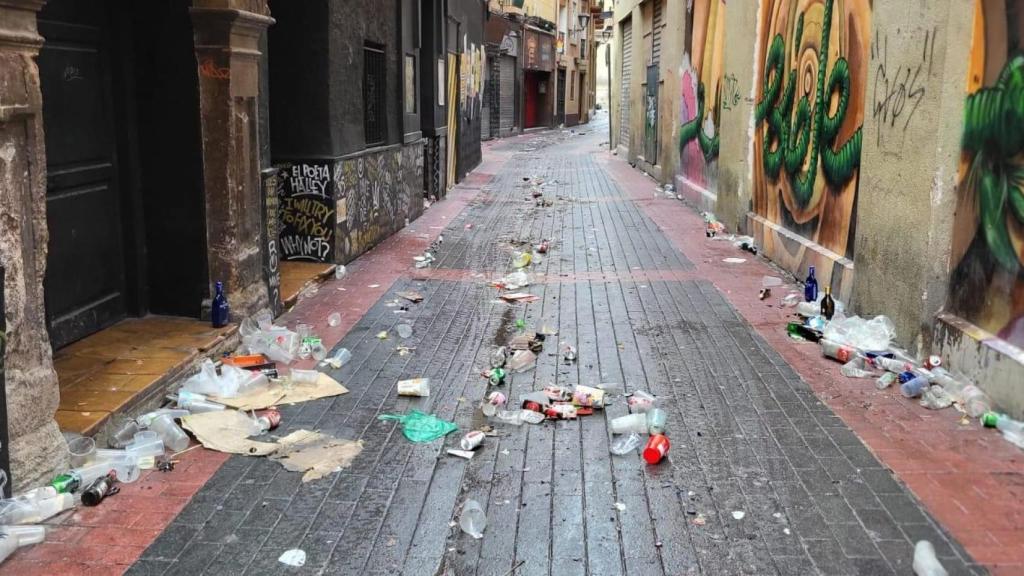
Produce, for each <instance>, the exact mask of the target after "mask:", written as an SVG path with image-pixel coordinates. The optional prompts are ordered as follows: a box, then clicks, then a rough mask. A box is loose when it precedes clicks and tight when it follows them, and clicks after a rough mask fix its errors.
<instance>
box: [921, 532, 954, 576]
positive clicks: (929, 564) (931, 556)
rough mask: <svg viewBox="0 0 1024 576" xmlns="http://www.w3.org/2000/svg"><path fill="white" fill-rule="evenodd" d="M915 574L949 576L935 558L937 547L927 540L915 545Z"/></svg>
mask: <svg viewBox="0 0 1024 576" xmlns="http://www.w3.org/2000/svg"><path fill="white" fill-rule="evenodd" d="M914 574H916V575H917V576H948V573H947V572H946V569H945V568H943V567H942V564H940V563H939V559H938V558H936V557H935V547H934V546H932V543H931V542H929V541H927V540H918V541H917V544H914Z"/></svg>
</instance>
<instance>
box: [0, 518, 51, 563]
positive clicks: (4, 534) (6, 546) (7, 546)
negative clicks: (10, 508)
mask: <svg viewBox="0 0 1024 576" xmlns="http://www.w3.org/2000/svg"><path fill="white" fill-rule="evenodd" d="M43 540H46V528H45V527H43V526H2V527H0V564H2V563H3V562H4V560H7V557H8V556H10V555H11V554H13V553H14V551H15V550H17V549H18V548H21V547H22V546H28V545H30V544H39V543H40V542H42V541H43Z"/></svg>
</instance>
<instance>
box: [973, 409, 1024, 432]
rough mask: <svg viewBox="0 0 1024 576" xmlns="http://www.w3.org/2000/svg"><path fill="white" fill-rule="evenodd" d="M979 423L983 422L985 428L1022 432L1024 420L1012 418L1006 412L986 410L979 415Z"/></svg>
mask: <svg viewBox="0 0 1024 576" xmlns="http://www.w3.org/2000/svg"><path fill="white" fill-rule="evenodd" d="M981 423H982V424H984V425H985V427H986V428H998V429H999V430H1000V431H1002V432H1013V433H1016V434H1024V422H1019V421H1017V420H1014V419H1013V418H1010V417H1009V416H1007V415H1006V414H997V413H995V412H986V413H985V414H984V415H983V416H982V417H981Z"/></svg>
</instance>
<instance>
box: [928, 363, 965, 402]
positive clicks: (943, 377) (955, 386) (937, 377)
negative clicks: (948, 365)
mask: <svg viewBox="0 0 1024 576" xmlns="http://www.w3.org/2000/svg"><path fill="white" fill-rule="evenodd" d="M932 382H935V383H936V384H938V385H939V386H942V387H943V388H945V389H946V392H949V394H950V395H951V396H953V397H954V398H961V397H963V393H964V388H966V387H967V383H966V382H964V381H963V380H959V379H957V378H956V377H954V376H953V375H952V374H950V373H949V370H946V369H945V368H943V367H941V366H936V367H935V368H932Z"/></svg>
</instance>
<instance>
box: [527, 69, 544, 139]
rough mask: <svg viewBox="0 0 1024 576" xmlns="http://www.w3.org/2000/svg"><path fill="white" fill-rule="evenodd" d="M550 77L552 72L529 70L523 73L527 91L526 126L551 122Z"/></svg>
mask: <svg viewBox="0 0 1024 576" xmlns="http://www.w3.org/2000/svg"><path fill="white" fill-rule="evenodd" d="M550 79H551V73H550V72H540V71H537V70H527V71H525V72H524V73H523V87H524V89H525V91H526V98H525V100H526V110H525V118H524V126H525V127H526V128H537V127H541V126H548V125H550V123H551V101H550V100H549V99H548V89H549V86H548V85H549V84H550Z"/></svg>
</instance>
